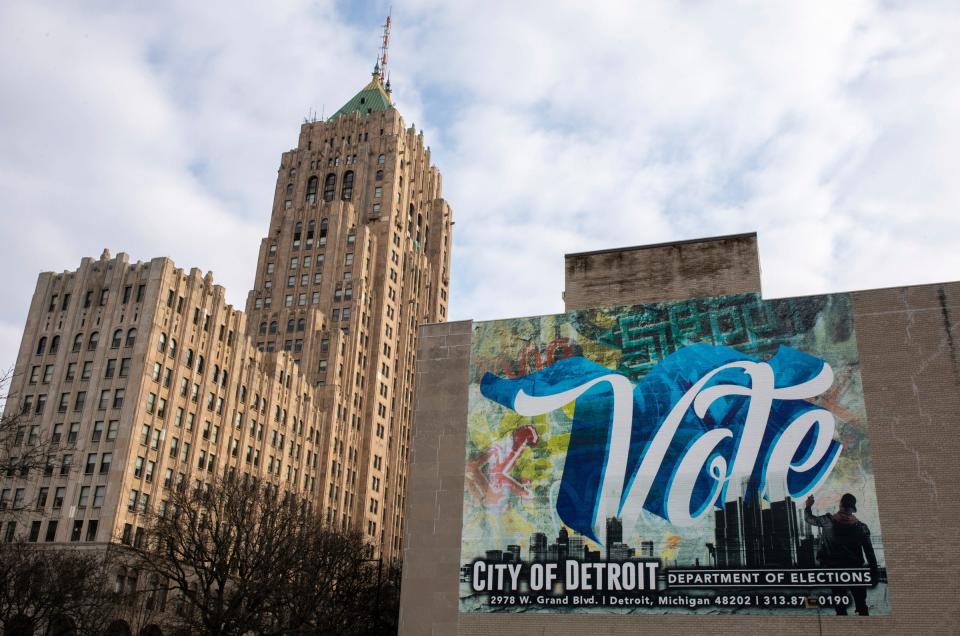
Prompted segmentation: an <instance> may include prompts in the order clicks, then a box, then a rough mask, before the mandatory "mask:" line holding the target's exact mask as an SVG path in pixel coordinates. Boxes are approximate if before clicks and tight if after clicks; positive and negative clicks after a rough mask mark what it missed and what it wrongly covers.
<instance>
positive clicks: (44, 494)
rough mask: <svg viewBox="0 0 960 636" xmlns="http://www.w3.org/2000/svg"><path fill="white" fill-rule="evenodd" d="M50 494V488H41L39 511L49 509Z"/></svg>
mask: <svg viewBox="0 0 960 636" xmlns="http://www.w3.org/2000/svg"><path fill="white" fill-rule="evenodd" d="M49 493H50V489H49V488H41V489H40V492H39V493H37V510H43V509H44V508H46V507H47V496H48V494H49Z"/></svg>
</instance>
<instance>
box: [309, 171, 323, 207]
mask: <svg viewBox="0 0 960 636" xmlns="http://www.w3.org/2000/svg"><path fill="white" fill-rule="evenodd" d="M319 185H320V179H318V178H317V177H316V176H313V177H310V178H309V179H307V203H316V202H317V188H318V186H319Z"/></svg>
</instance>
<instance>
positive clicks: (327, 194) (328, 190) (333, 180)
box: [323, 172, 337, 201]
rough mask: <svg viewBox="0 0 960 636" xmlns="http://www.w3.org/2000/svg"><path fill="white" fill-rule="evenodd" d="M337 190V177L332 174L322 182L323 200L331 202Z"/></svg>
mask: <svg viewBox="0 0 960 636" xmlns="http://www.w3.org/2000/svg"><path fill="white" fill-rule="evenodd" d="M336 189H337V175H335V174H333V173H332V172H331V173H330V174H328V175H327V178H326V179H325V180H324V181H323V200H324V201H333V193H334V191H335V190H336Z"/></svg>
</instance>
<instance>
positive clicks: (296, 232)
mask: <svg viewBox="0 0 960 636" xmlns="http://www.w3.org/2000/svg"><path fill="white" fill-rule="evenodd" d="M302 234H303V223H301V222H300V221H297V224H296V225H294V226H293V249H295V250H298V249H300V236H301V235H302Z"/></svg>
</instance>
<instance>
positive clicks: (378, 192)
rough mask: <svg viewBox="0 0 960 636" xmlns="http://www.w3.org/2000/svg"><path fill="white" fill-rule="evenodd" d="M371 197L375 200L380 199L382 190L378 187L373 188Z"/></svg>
mask: <svg viewBox="0 0 960 636" xmlns="http://www.w3.org/2000/svg"><path fill="white" fill-rule="evenodd" d="M373 196H374V197H375V198H377V199H379V198H380V197H382V196H383V188H382V187H380V186H377V187H376V188H374V189H373Z"/></svg>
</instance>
